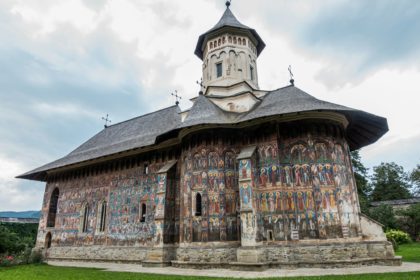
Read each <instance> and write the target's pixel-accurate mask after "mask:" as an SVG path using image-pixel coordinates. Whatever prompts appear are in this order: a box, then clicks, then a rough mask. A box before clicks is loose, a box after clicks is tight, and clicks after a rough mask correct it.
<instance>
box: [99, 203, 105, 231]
mask: <svg viewBox="0 0 420 280" xmlns="http://www.w3.org/2000/svg"><path fill="white" fill-rule="evenodd" d="M105 222H106V201H104V202H102V205H101V222H100V225H99V231H100V232H104V231H105V224H106V223H105Z"/></svg>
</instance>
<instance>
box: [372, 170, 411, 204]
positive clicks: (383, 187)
mask: <svg viewBox="0 0 420 280" xmlns="http://www.w3.org/2000/svg"><path fill="white" fill-rule="evenodd" d="M372 186H373V191H372V195H371V199H372V200H373V201H383V200H393V199H405V198H410V197H411V194H410V191H409V186H410V185H409V182H408V176H407V174H406V173H405V172H404V168H403V167H402V166H400V165H398V164H396V163H394V162H391V163H388V162H387V163H383V162H382V163H381V165H379V166H375V167H374V168H373V175H372Z"/></svg>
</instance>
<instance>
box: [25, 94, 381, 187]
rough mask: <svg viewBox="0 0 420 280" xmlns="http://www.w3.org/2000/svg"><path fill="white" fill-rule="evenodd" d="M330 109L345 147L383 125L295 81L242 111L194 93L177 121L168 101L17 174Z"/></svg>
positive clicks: (38, 173) (38, 174)
mask: <svg viewBox="0 0 420 280" xmlns="http://www.w3.org/2000/svg"><path fill="white" fill-rule="evenodd" d="M314 111H329V112H338V113H340V114H343V115H344V116H345V117H346V118H347V120H348V121H349V125H348V127H347V131H346V135H347V141H348V143H349V146H350V149H352V150H354V149H358V148H361V147H363V146H366V145H368V144H371V143H373V142H375V141H376V140H378V139H379V138H380V137H381V136H382V135H383V134H385V132H387V131H388V124H387V121H386V119H385V118H382V117H379V116H375V115H372V114H369V113H366V112H363V111H359V110H355V109H352V108H348V107H345V106H341V105H337V104H333V103H330V102H325V101H322V100H319V99H316V98H315V97H313V96H311V95H309V94H307V93H306V92H304V91H302V90H300V89H298V88H297V87H295V86H287V87H284V88H280V89H277V90H274V91H271V92H269V93H267V94H266V95H265V96H264V97H263V99H262V101H259V102H257V103H256V105H255V106H254V107H253V108H252V110H250V111H249V112H246V113H232V112H227V111H224V110H222V109H220V108H219V107H218V106H216V105H215V104H214V103H213V102H211V101H210V99H209V98H207V97H206V96H204V95H199V96H198V98H197V99H196V101H195V103H194V105H193V106H192V108H191V109H190V110H189V112H188V116H187V117H186V119H185V120H184V122H181V116H180V114H179V113H180V110H179V107H178V106H172V107H169V108H166V109H163V110H160V111H156V112H153V113H150V114H147V115H144V116H140V117H137V118H134V119H131V120H128V121H125V122H122V123H118V124H114V125H111V126H109V127H108V128H106V129H104V130H102V131H101V132H99V133H98V134H96V135H95V136H94V137H92V138H91V139H89V140H88V141H87V142H85V143H84V144H82V145H81V146H80V147H78V148H77V149H75V150H74V151H73V152H71V153H70V154H68V155H67V156H65V157H63V158H61V159H59V160H57V161H54V162H52V163H49V164H47V165H44V166H42V167H40V168H37V169H35V170H32V171H30V172H27V173H25V174H23V175H20V176H18V177H19V178H26V179H34V180H44V177H45V172H46V171H47V170H51V169H55V168H59V167H64V166H68V165H72V164H76V163H80V162H84V161H89V160H93V159H97V158H100V157H104V156H109V155H113V154H116V153H120V152H124V151H128V150H133V149H137V148H141V147H146V146H150V145H153V144H156V142H157V137H159V136H160V137H163V136H165V135H169V133H170V134H172V137H173V133H176V132H177V131H179V130H181V129H183V128H188V127H193V126H197V125H206V124H210V125H212V124H223V125H231V124H237V123H241V122H245V121H249V120H254V119H259V118H264V117H270V116H279V115H280V116H281V115H287V114H293V113H300V112H314Z"/></svg>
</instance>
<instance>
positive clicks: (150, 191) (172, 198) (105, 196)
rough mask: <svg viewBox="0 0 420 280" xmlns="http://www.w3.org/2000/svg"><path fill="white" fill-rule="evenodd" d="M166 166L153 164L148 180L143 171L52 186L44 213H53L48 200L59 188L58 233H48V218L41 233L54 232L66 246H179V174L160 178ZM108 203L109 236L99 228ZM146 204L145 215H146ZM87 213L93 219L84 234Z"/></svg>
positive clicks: (172, 173)
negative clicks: (102, 213) (165, 244)
mask: <svg viewBox="0 0 420 280" xmlns="http://www.w3.org/2000/svg"><path fill="white" fill-rule="evenodd" d="M163 164H164V163H159V164H158V163H155V164H150V166H149V170H148V171H149V172H148V174H144V173H143V172H142V171H141V168H132V169H125V170H119V171H116V172H109V173H105V174H97V175H93V176H86V177H81V178H74V179H72V180H68V181H63V182H56V183H54V184H48V185H47V191H46V193H45V197H44V203H43V209H45V210H44V211H43V213H48V207H49V205H48V204H49V200H50V199H49V197H50V196H51V193H52V191H53V190H54V189H55V188H58V189H59V191H60V194H59V200H58V209H57V214H56V224H55V227H54V228H47V227H46V222H45V220H46V218H45V217H46V214H44V215H43V217H42V218H41V223H40V231H41V232H44V233H46V232H51V233H52V237H53V244H55V245H62V246H74V245H82V244H83V245H88V244H92V245H93V244H95V245H99V244H103V245H105V244H106V245H121V246H124V245H138V246H142V245H147V246H153V245H157V244H161V243H164V242H165V243H167V242H174V241H175V240H176V239H177V238H178V236H177V230H176V226H175V211H176V209H179V208H177V206H176V193H177V192H176V180H175V170H172V171H170V172H169V173H168V174H166V173H163V174H157V170H159V168H160V167H161V166H163ZM173 169H175V168H173ZM167 190H168V191H167ZM103 202H105V203H106V219H105V222H106V223H105V227H104V230H103V231H100V230H99V228H97V227H99V225H100V222H99V219H100V209H101V206H102V203H103ZM142 204H144V205H145V210H146V211H145V213H142V210H144V209H142ZM86 207H88V215H87V226H86V230H85V231H84V230H83V229H82V223H83V215H84V209H85V208H86ZM165 213H166V216H165ZM143 216H144V220H142V217H143ZM38 242H42V240H38Z"/></svg>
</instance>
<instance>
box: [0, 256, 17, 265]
mask: <svg viewBox="0 0 420 280" xmlns="http://www.w3.org/2000/svg"><path fill="white" fill-rule="evenodd" d="M13 263H14V258H13V256H5V257H2V258H0V266H11V265H12V264H13Z"/></svg>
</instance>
